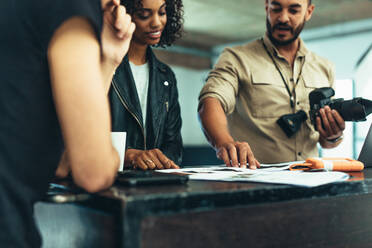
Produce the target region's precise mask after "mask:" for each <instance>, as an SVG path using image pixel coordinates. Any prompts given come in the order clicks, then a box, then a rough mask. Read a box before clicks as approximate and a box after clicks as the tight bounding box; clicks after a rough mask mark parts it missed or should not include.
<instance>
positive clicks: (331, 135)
mask: <svg viewBox="0 0 372 248" xmlns="http://www.w3.org/2000/svg"><path fill="white" fill-rule="evenodd" d="M319 114H320V117H317V118H316V125H317V129H318V131H319V134H320V136H321V137H323V138H324V139H326V140H332V139H335V138H338V137H340V136H341V135H342V133H343V131H344V130H345V121H344V119H342V117H341V115H340V114H339V113H338V112H337V111H336V110H334V109H331V108H330V107H329V106H325V107H324V108H321V109H320V110H319Z"/></svg>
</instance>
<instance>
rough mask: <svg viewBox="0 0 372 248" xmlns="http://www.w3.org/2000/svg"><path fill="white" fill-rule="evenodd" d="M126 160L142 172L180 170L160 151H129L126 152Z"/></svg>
mask: <svg viewBox="0 0 372 248" xmlns="http://www.w3.org/2000/svg"><path fill="white" fill-rule="evenodd" d="M125 160H126V161H127V162H128V163H129V164H130V165H131V166H132V167H133V168H134V169H137V168H138V169H141V170H161V169H179V168H180V167H179V166H178V165H176V164H175V163H174V162H173V161H172V160H171V159H169V158H168V157H167V156H165V155H164V154H163V153H162V152H161V151H160V150H159V149H152V150H136V149H128V150H127V151H126V152H125Z"/></svg>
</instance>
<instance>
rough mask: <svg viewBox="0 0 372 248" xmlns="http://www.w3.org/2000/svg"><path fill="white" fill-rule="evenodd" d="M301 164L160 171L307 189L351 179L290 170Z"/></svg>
mask: <svg viewBox="0 0 372 248" xmlns="http://www.w3.org/2000/svg"><path fill="white" fill-rule="evenodd" d="M299 162H302V161H295V162H289V163H281V164H261V168H260V169H256V170H251V169H244V168H238V167H226V166H225V165H218V166H203V167H193V168H183V169H166V170H158V171H159V172H163V173H182V174H186V175H188V176H189V179H190V180H212V181H229V182H260V183H275V184H290V185H298V186H305V187H315V186H319V185H323V184H327V183H332V182H339V181H345V180H347V179H348V178H349V175H348V174H347V173H344V172H335V171H331V172H325V171H320V172H303V171H289V170H288V169H289V166H290V165H291V164H294V163H299Z"/></svg>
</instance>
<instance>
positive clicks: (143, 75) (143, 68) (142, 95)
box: [129, 62, 150, 125]
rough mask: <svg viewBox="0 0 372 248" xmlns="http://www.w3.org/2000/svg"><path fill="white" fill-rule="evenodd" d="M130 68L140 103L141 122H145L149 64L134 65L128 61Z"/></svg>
mask: <svg viewBox="0 0 372 248" xmlns="http://www.w3.org/2000/svg"><path fill="white" fill-rule="evenodd" d="M129 65H130V69H131V70H132V74H133V78H134V82H135V83H136V88H137V94H138V98H139V101H140V104H141V110H142V117H143V124H144V125H145V123H146V113H147V93H148V90H149V78H150V72H149V71H150V70H149V64H148V63H146V64H143V65H135V64H133V63H132V62H129Z"/></svg>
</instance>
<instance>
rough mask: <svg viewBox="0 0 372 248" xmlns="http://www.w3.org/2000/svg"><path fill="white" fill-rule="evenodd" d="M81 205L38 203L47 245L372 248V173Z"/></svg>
mask: <svg viewBox="0 0 372 248" xmlns="http://www.w3.org/2000/svg"><path fill="white" fill-rule="evenodd" d="M65 183H66V182H65ZM54 191H55V188H54V189H52V190H51V193H50V194H51V195H54V193H55V192H54ZM57 191H58V190H57ZM72 199H74V198H72ZM75 200H78V201H77V202H74V203H63V204H56V203H48V202H41V203H38V204H37V205H36V207H35V211H36V216H37V220H38V222H39V225H40V229H41V232H42V235H43V238H44V247H54V248H58V247H69V248H71V247H126V248H137V247H141V248H157V247H159V248H166V247H175V248H182V247H187V248H190V247H213V248H219V247H229V248H230V247H317V248H319V247H372V169H366V170H364V172H362V173H352V178H351V179H350V180H349V181H346V182H339V183H333V184H327V185H323V186H319V187H314V188H305V187H296V186H288V185H274V184H258V183H230V182H228V183H226V182H210V181H208V182H207V181H189V182H188V183H187V184H185V185H163V186H141V187H112V188H111V189H109V190H107V191H104V192H101V193H99V194H96V195H86V194H85V193H84V192H80V194H78V196H77V197H75Z"/></svg>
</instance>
